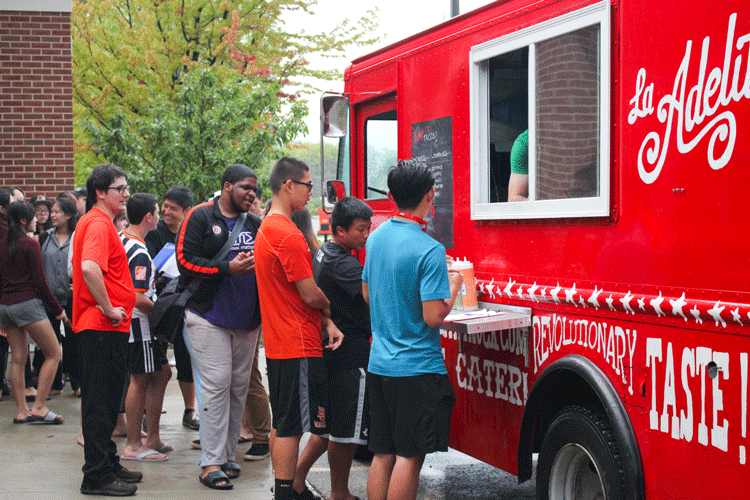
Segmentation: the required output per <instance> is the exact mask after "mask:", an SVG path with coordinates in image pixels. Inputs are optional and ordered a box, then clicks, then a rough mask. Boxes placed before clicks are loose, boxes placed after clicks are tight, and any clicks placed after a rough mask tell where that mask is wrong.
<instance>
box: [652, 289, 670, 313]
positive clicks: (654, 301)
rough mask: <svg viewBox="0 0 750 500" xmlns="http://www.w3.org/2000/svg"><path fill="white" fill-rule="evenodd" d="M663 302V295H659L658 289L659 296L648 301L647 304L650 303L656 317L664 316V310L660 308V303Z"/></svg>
mask: <svg viewBox="0 0 750 500" xmlns="http://www.w3.org/2000/svg"><path fill="white" fill-rule="evenodd" d="M662 302H664V297H662V296H661V290H659V296H658V297H656V298H655V299H651V300H649V301H648V303H649V304H651V307H653V308H654V311H656V317H657V318H658V317H659V316H666V314H664V311H662V310H661V303H662Z"/></svg>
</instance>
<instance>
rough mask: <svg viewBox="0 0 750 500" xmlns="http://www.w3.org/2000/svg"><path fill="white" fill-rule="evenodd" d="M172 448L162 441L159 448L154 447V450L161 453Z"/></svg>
mask: <svg viewBox="0 0 750 500" xmlns="http://www.w3.org/2000/svg"><path fill="white" fill-rule="evenodd" d="M172 450H174V447H173V446H172V445H171V444H169V443H162V445H161V448H156V451H158V452H159V453H161V454H164V453H169V452H170V451H172Z"/></svg>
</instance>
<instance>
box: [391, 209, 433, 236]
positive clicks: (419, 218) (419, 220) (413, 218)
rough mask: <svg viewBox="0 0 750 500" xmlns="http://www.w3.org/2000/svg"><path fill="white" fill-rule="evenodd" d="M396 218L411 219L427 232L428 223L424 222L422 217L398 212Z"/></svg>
mask: <svg viewBox="0 0 750 500" xmlns="http://www.w3.org/2000/svg"><path fill="white" fill-rule="evenodd" d="M396 216H397V217H403V218H404V219H411V220H413V221H414V222H416V223H417V224H419V227H421V228H422V231H425V232H427V221H426V220H424V219H422V218H421V217H417V216H416V215H412V214H407V213H404V212H397V213H396Z"/></svg>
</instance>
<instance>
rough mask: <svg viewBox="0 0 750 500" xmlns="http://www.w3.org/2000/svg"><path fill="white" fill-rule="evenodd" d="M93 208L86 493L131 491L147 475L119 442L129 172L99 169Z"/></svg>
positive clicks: (82, 320)
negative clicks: (123, 459) (122, 218)
mask: <svg viewBox="0 0 750 500" xmlns="http://www.w3.org/2000/svg"><path fill="white" fill-rule="evenodd" d="M86 188H87V191H88V197H87V201H86V204H87V205H88V206H89V207H91V209H90V210H89V212H88V213H87V214H86V215H84V216H83V217H81V220H80V221H79V222H78V225H77V226H76V232H75V237H74V238H73V261H72V265H73V330H75V331H76V332H79V334H80V342H81V346H80V347H81V359H82V360H83V363H82V367H81V368H82V371H81V375H82V377H81V427H82V430H83V438H84V443H85V444H84V454H85V460H86V463H85V464H84V466H83V483H82V484H81V493H84V494H88V495H110V496H126V495H132V494H134V493H135V491H136V489H137V487H136V486H135V485H134V484H129V483H137V482H139V481H140V480H141V478H142V477H143V474H141V473H140V472H136V471H133V472H130V471H128V470H127V469H124V468H123V467H122V466H121V465H120V460H119V457H118V456H117V446H116V445H115V443H114V442H113V441H112V431H113V430H114V429H115V423H116V421H117V414H118V412H119V410H120V396H121V394H122V389H123V387H124V386H125V379H126V377H127V375H128V372H127V352H128V336H129V334H130V319H131V317H132V314H133V307H134V306H135V288H134V287H133V280H132V279H131V277H130V267H129V266H128V257H127V255H126V254H125V248H124V247H123V246H122V241H120V237H119V236H118V235H117V231H116V230H115V226H114V224H113V223H112V219H113V218H114V216H115V215H117V214H118V213H120V212H122V211H123V210H125V202H126V200H127V199H128V196H129V190H128V185H127V175H126V174H125V172H124V171H123V170H122V169H121V168H120V167H116V166H114V165H109V164H102V165H98V166H96V167H94V169H93V170H92V171H91V175H90V176H89V178H88V181H86Z"/></svg>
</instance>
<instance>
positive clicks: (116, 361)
mask: <svg viewBox="0 0 750 500" xmlns="http://www.w3.org/2000/svg"><path fill="white" fill-rule="evenodd" d="M80 340H81V344H80V348H81V349H80V355H81V364H82V371H81V425H82V427H83V440H84V443H85V445H84V447H83V450H84V456H85V459H86V463H85V464H84V465H83V484H84V485H85V486H88V487H90V488H98V487H100V486H103V485H105V484H109V483H111V482H112V481H114V480H115V473H116V472H117V471H118V470H120V469H121V468H122V466H121V465H120V458H119V457H118V456H117V445H116V444H115V443H114V441H112V431H114V429H115V425H116V424H117V414H118V412H119V410H120V397H121V395H122V388H123V385H124V384H125V379H126V378H127V375H128V371H127V353H128V334H127V333H123V332H102V331H97V330H84V331H82V332H81V335H80Z"/></svg>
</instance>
